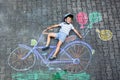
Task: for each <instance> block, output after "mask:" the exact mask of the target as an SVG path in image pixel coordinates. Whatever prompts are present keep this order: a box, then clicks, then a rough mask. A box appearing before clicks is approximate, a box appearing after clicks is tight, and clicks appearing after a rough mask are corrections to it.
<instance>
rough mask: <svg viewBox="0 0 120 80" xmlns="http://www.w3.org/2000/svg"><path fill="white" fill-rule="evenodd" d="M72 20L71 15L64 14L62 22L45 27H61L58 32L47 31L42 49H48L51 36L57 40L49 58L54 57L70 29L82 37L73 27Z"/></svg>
mask: <svg viewBox="0 0 120 80" xmlns="http://www.w3.org/2000/svg"><path fill="white" fill-rule="evenodd" d="M72 21H73V15H72V14H70V13H68V14H66V15H65V16H64V20H63V22H62V23H60V24H55V25H52V26H50V27H48V28H47V29H46V30H49V29H52V28H56V27H61V28H60V31H59V32H58V33H53V32H52V33H47V34H48V36H47V43H46V46H45V47H44V48H42V50H43V51H44V50H47V49H49V44H50V40H51V38H55V39H58V40H59V41H58V43H57V47H56V50H55V52H54V54H53V55H52V56H51V57H50V58H49V60H54V59H56V57H57V54H58V52H59V50H60V47H61V45H62V43H63V42H64V41H65V39H66V37H67V36H68V35H69V32H70V31H71V30H73V31H74V32H75V33H76V34H77V35H78V36H79V38H81V39H82V36H81V35H80V34H79V33H78V31H77V30H76V29H75V28H74V27H73V25H72ZM46 30H44V31H46ZM44 31H43V32H44ZM43 34H45V33H43Z"/></svg>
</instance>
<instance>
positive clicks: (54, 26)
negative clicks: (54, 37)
mask: <svg viewBox="0 0 120 80" xmlns="http://www.w3.org/2000/svg"><path fill="white" fill-rule="evenodd" d="M56 27H59V25H58V24H55V25H52V26H49V27H47V29H48V30H49V29H52V28H56Z"/></svg>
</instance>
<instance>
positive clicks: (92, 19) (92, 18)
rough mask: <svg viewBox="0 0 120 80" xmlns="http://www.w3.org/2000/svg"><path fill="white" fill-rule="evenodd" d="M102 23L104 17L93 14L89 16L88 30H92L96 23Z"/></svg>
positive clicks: (99, 14)
mask: <svg viewBox="0 0 120 80" xmlns="http://www.w3.org/2000/svg"><path fill="white" fill-rule="evenodd" d="M99 21H102V15H101V13H99V12H92V13H90V14H89V22H90V24H89V25H88V28H92V27H93V24H94V23H97V22H99Z"/></svg>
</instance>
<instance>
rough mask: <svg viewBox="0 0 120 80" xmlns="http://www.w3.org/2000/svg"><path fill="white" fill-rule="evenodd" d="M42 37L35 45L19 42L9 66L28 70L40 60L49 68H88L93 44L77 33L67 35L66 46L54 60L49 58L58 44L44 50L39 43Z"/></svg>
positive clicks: (73, 69)
mask: <svg viewBox="0 0 120 80" xmlns="http://www.w3.org/2000/svg"><path fill="white" fill-rule="evenodd" d="M42 39H43V34H41V35H40V37H39V39H38V41H37V44H35V45H34V46H33V47H31V46H27V45H25V44H19V45H18V47H17V48H16V49H14V50H13V51H12V52H11V53H10V55H9V57H8V64H9V66H10V67H11V68H12V69H14V70H16V71H26V70H29V69H30V68H32V67H33V66H34V65H35V63H36V61H37V60H39V62H40V64H41V66H43V65H45V66H46V67H49V68H50V67H53V68H58V69H61V70H67V71H70V72H81V71H84V70H86V69H87V67H88V65H89V64H90V62H91V58H92V48H91V46H90V45H89V44H88V43H86V42H84V41H81V40H78V39H77V38H76V36H75V35H71V36H68V37H67V39H66V40H67V42H65V43H66V44H65V46H62V47H61V48H60V52H59V55H58V57H57V59H56V60H53V61H50V60H49V58H50V56H51V55H53V53H54V51H55V49H56V46H54V45H50V49H49V50H48V51H42V48H43V46H42V45H38V44H39V43H40V42H41V40H42ZM70 39H71V40H70ZM69 40H70V41H69ZM68 41H69V42H68Z"/></svg>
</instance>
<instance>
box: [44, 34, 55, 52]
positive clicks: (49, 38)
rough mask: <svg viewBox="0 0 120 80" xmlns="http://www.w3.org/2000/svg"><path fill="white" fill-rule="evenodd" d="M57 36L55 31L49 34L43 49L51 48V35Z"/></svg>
mask: <svg viewBox="0 0 120 80" xmlns="http://www.w3.org/2000/svg"><path fill="white" fill-rule="evenodd" d="M55 36H56V35H55V33H49V34H48V37H47V43H46V46H45V47H44V48H42V50H43V51H44V50H47V49H49V44H50V40H51V37H53V38H55Z"/></svg>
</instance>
